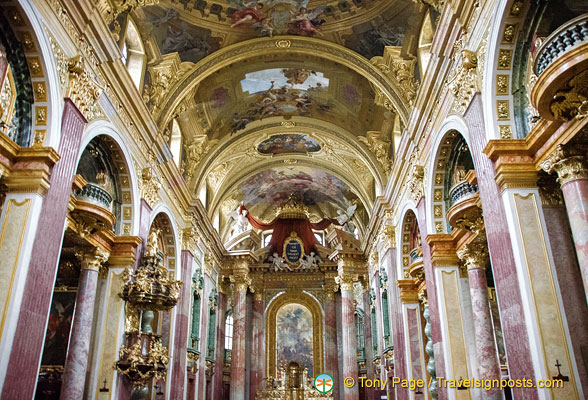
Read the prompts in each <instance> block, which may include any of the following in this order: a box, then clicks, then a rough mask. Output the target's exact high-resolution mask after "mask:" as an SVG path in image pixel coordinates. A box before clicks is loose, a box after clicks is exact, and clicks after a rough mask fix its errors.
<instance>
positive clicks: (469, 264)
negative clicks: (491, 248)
mask: <svg viewBox="0 0 588 400" xmlns="http://www.w3.org/2000/svg"><path fill="white" fill-rule="evenodd" d="M457 256H458V257H459V259H460V260H461V261H462V262H463V263H464V266H465V267H466V268H467V270H468V271H470V270H473V269H485V268H486V264H487V262H488V246H487V244H486V243H485V242H483V243H482V242H473V243H469V244H466V245H465V246H463V247H462V248H461V249H459V250H458V251H457Z"/></svg>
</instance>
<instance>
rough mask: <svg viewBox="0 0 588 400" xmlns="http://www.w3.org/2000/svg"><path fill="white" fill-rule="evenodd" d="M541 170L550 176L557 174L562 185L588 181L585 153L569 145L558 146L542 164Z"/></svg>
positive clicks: (587, 165)
mask: <svg viewBox="0 0 588 400" xmlns="http://www.w3.org/2000/svg"><path fill="white" fill-rule="evenodd" d="M541 168H542V169H543V170H544V171H545V172H547V173H548V174H551V173H552V172H556V173H557V177H558V178H557V181H558V182H559V184H560V185H563V184H564V183H567V182H570V181H573V180H576V179H588V164H587V163H586V157H585V152H584V151H583V150H582V149H581V148H580V149H577V148H575V149H572V148H570V146H569V145H561V144H559V145H557V147H556V149H555V151H554V152H553V153H552V154H551V155H550V156H549V157H548V158H547V159H546V160H545V161H543V162H542V163H541Z"/></svg>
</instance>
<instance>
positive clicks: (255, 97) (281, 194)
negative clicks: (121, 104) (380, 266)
mask: <svg viewBox="0 0 588 400" xmlns="http://www.w3.org/2000/svg"><path fill="white" fill-rule="evenodd" d="M427 10H428V6H426V5H423V3H419V2H415V1H413V0H215V1H214V2H211V1H207V0H172V1H166V0H159V1H158V2H157V4H156V5H147V6H143V7H137V8H136V9H134V10H133V11H132V13H131V15H130V16H131V17H132V19H133V20H134V22H135V24H136V25H137V27H138V30H139V33H140V36H141V38H142V39H143V41H144V48H145V55H146V68H147V73H146V74H145V79H144V80H145V88H146V89H145V91H144V93H143V94H144V100H145V102H146V103H147V105H148V107H149V109H150V111H151V112H152V114H153V115H154V118H155V119H156V120H157V123H158V125H159V126H160V127H161V129H162V133H163V136H164V138H166V140H171V137H172V135H171V130H172V128H171V127H172V126H177V127H178V129H179V131H180V132H181V145H180V155H179V165H180V173H182V175H183V176H184V179H185V181H186V182H187V185H188V187H189V190H191V191H193V192H194V193H202V189H207V190H206V193H207V194H206V196H207V199H205V201H204V202H205V203H207V204H209V205H210V209H209V212H210V214H211V217H213V214H215V213H217V212H222V213H223V214H224V210H223V211H221V210H220V208H221V204H225V203H226V202H227V201H228V202H230V203H231V204H232V203H234V202H235V201H237V202H240V201H244V202H245V204H246V206H247V207H248V209H249V210H250V211H251V212H252V213H253V214H254V215H255V216H257V217H259V218H262V219H272V218H273V216H274V213H275V208H276V207H279V206H280V205H281V204H282V203H283V202H285V201H286V200H288V199H289V198H290V197H291V196H296V197H297V198H300V199H302V200H303V201H304V203H305V204H306V205H307V206H308V207H309V209H310V211H311V213H313V214H315V215H316V216H320V217H322V216H331V217H333V216H336V215H337V210H346V209H347V208H348V207H349V206H351V205H353V204H357V205H358V210H357V214H356V218H357V219H358V222H360V224H359V225H365V224H366V223H367V218H368V215H369V213H370V211H371V206H372V205H373V204H372V202H373V199H375V197H376V196H378V195H380V194H381V191H382V190H383V187H384V186H385V184H384V182H385V180H386V174H387V173H388V171H389V165H390V162H391V159H392V156H393V154H392V152H393V150H392V149H393V141H394V135H398V133H399V132H401V131H402V129H403V128H402V126H403V125H402V123H403V122H406V121H404V120H405V119H406V116H407V115H408V113H407V111H406V109H408V106H406V109H405V108H403V107H405V105H404V104H403V102H404V99H405V98H406V96H405V93H412V92H411V91H410V90H412V89H410V90H408V91H406V90H404V89H403V88H406V87H410V88H416V87H418V86H416V85H415V84H414V82H413V80H414V79H415V78H414V74H412V73H411V69H412V70H416V68H415V67H414V66H415V61H414V60H415V59H416V54H417V46H418V40H417V39H418V37H419V31H420V29H421V26H422V21H423V19H424V16H425V13H426V12H427ZM285 35H288V36H285ZM251 39H256V40H251ZM248 40H251V41H250V42H245V41H248ZM268 41H271V43H269V48H268V47H267V45H266V42H268ZM244 42H245V43H244ZM295 43H296V46H294V44H295ZM290 44H292V48H290ZM303 44H304V46H303ZM264 46H266V47H264ZM305 46H306V47H305ZM295 47H296V48H295ZM390 47H392V48H393V49H394V50H393V51H392V52H390ZM385 48H388V49H387V50H386V51H387V52H388V53H389V55H390V54H391V55H392V56H393V57H396V58H394V62H395V63H397V64H394V65H392V61H391V57H390V56H389V55H388V56H386V57H384V56H385ZM276 49H281V50H276ZM317 49H322V50H317ZM215 52H218V53H217V54H218V57H217V58H214V54H215ZM244 52H246V55H244V54H245V53H244ZM249 52H250V53H249ZM374 57H377V58H374ZM394 68H404V69H403V71H408V72H407V73H404V74H403V75H402V76H401V77H396V76H392V75H394V74H395V72H394V71H395V69H394ZM367 71H369V72H367ZM379 74H381V75H379ZM394 79H396V80H394ZM401 82H402V84H401ZM394 85H398V86H394ZM403 85H404V86H403ZM410 85H412V86H410ZM390 93H394V94H390ZM413 94H414V93H413ZM394 96H396V97H394ZM390 104H392V106H391V105H390ZM399 110H400V111H399ZM401 119H402V121H401ZM172 120H175V121H176V122H177V124H175V125H174V123H173V121H172ZM281 127H283V128H281ZM277 128H280V129H277ZM235 143H241V144H242V146H241V147H239V148H236V147H235V148H234V147H232V145H233V144H235ZM170 145H171V142H170ZM176 146H177V145H176ZM227 148H231V149H233V150H232V151H231V152H226V151H224V150H223V149H227ZM235 165H239V168H233V167H234V166H235ZM327 171H328V172H327ZM335 175H336V176H335ZM243 176H249V178H247V179H245V180H244V181H243V180H242V177H243ZM345 182H353V184H354V185H356V187H354V188H352V187H350V186H349V185H348V184H346V183H345ZM358 196H359V197H358ZM360 199H361V200H360ZM227 204H228V203H227ZM227 218H228V217H226V216H225V218H221V221H226V222H228V223H230V220H229V219H227Z"/></svg>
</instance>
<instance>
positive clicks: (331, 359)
mask: <svg viewBox="0 0 588 400" xmlns="http://www.w3.org/2000/svg"><path fill="white" fill-rule="evenodd" d="M327 279H330V280H332V279H333V278H325V280H327ZM323 289H324V292H325V372H326V373H327V374H329V375H331V376H332V377H333V381H334V383H335V384H334V385H333V398H334V399H338V398H339V397H338V396H339V365H338V364H339V356H338V354H337V307H336V305H335V292H336V291H337V289H338V287H337V285H335V283H334V282H325V285H323Z"/></svg>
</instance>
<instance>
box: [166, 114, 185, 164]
mask: <svg viewBox="0 0 588 400" xmlns="http://www.w3.org/2000/svg"><path fill="white" fill-rule="evenodd" d="M169 149H170V151H171V153H172V156H173V158H174V162H175V163H176V165H177V167H178V168H180V162H181V155H182V131H181V130H180V124H178V121H177V120H175V119H174V120H173V122H172V133H171V138H170V141H169Z"/></svg>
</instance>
